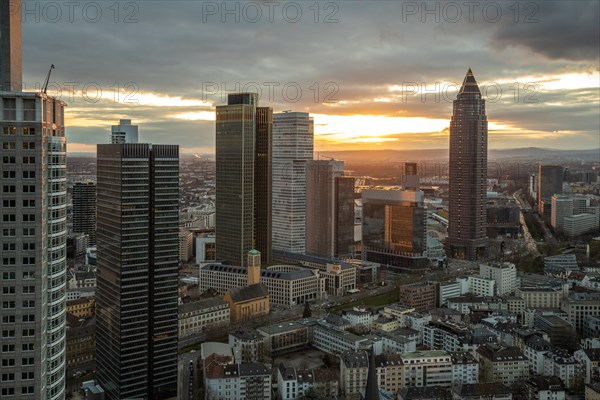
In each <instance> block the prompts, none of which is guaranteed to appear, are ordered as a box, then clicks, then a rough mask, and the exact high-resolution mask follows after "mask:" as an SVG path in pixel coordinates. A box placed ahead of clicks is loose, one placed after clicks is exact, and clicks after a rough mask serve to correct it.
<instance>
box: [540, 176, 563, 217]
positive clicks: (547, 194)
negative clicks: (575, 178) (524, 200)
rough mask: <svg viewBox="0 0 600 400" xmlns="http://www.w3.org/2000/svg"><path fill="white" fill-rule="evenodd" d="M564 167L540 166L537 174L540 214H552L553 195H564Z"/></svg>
mask: <svg viewBox="0 0 600 400" xmlns="http://www.w3.org/2000/svg"><path fill="white" fill-rule="evenodd" d="M562 182H563V167H561V166H559V165H540V166H538V174H537V184H538V190H537V203H538V212H539V213H540V214H542V213H543V214H546V215H547V216H550V215H551V214H552V206H551V205H552V203H551V202H552V195H555V194H562Z"/></svg>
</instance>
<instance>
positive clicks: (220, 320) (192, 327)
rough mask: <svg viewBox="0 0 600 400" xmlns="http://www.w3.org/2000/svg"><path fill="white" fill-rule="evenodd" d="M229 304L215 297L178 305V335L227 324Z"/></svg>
mask: <svg viewBox="0 0 600 400" xmlns="http://www.w3.org/2000/svg"><path fill="white" fill-rule="evenodd" d="M229 322H230V315H229V305H228V304H227V302H225V301H224V300H221V299H219V298H217V297H212V298H208V299H200V300H196V301H191V302H189V303H183V304H180V305H179V337H180V338H183V337H187V336H192V335H199V334H200V333H202V332H204V331H205V330H206V329H213V328H217V327H220V326H226V325H229Z"/></svg>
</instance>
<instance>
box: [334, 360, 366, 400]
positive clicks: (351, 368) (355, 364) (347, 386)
mask: <svg viewBox="0 0 600 400" xmlns="http://www.w3.org/2000/svg"><path fill="white" fill-rule="evenodd" d="M368 371H369V356H368V353H367V352H366V351H361V352H356V351H348V352H343V353H342V354H340V390H341V392H342V394H343V395H344V396H346V398H347V399H348V400H358V399H359V398H360V390H361V389H364V388H365V386H366V385H367V374H368Z"/></svg>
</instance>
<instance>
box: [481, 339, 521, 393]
mask: <svg viewBox="0 0 600 400" xmlns="http://www.w3.org/2000/svg"><path fill="white" fill-rule="evenodd" d="M476 356H477V358H478V360H479V371H480V380H481V381H482V382H500V383H503V384H505V385H512V384H513V383H515V382H524V381H526V380H527V379H529V361H528V360H527V357H525V355H524V354H523V353H522V352H521V350H519V349H518V348H517V347H511V346H500V345H497V344H489V343H487V344H484V345H482V346H479V347H478V348H477V350H476Z"/></svg>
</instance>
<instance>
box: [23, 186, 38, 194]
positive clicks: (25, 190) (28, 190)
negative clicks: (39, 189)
mask: <svg viewBox="0 0 600 400" xmlns="http://www.w3.org/2000/svg"><path fill="white" fill-rule="evenodd" d="M23 193H35V185H23Z"/></svg>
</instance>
